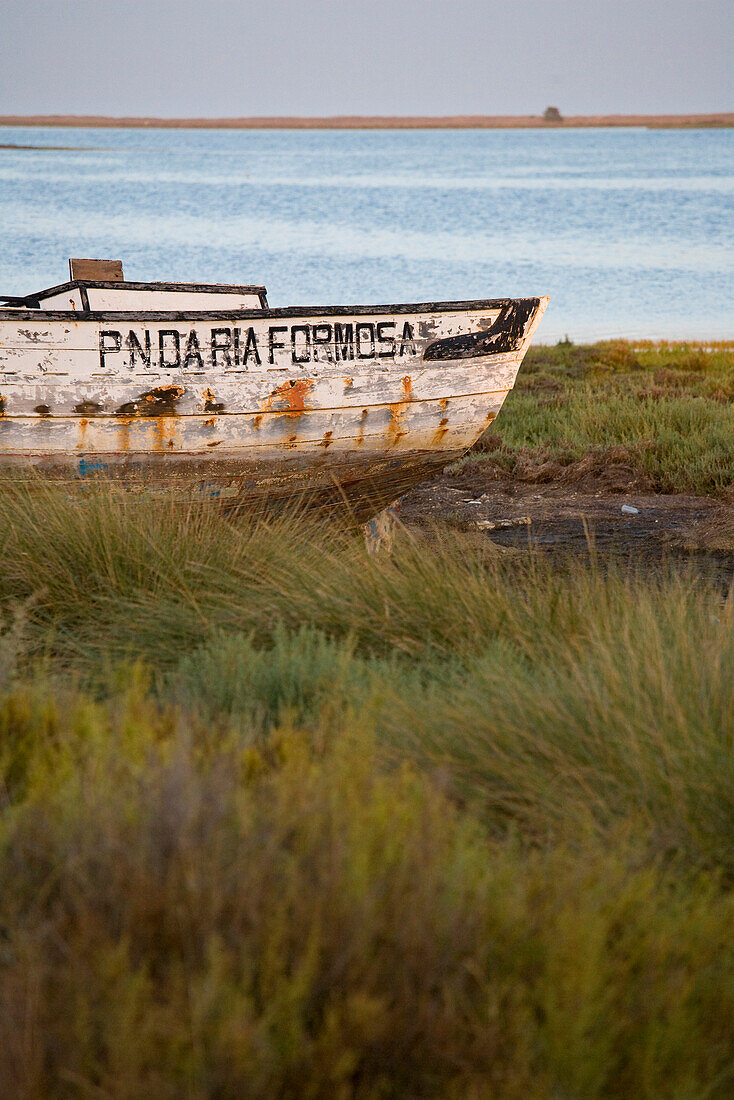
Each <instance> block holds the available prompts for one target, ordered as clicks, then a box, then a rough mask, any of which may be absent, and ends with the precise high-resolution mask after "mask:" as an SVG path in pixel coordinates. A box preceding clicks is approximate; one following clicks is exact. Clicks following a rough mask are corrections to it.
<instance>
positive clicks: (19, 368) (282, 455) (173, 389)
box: [0, 261, 548, 517]
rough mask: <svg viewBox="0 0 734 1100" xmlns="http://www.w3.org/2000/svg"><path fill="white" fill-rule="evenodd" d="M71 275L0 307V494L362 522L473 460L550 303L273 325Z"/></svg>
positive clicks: (253, 295) (366, 313)
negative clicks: (297, 504) (346, 513)
mask: <svg viewBox="0 0 734 1100" xmlns="http://www.w3.org/2000/svg"><path fill="white" fill-rule="evenodd" d="M70 265H71V270H70V275H71V278H70V280H69V281H68V282H66V283H63V284H61V285H60V286H55V287H51V288H50V289H48V290H42V291H39V292H38V293H36V294H31V295H27V296H24V297H20V298H19V297H0V468H2V469H3V470H4V471H5V474H0V476H4V477H6V478H7V477H12V478H13V479H16V480H17V478H18V477H21V478H22V477H24V476H27V472H28V471H29V470H31V469H33V470H34V477H35V476H36V475H37V473H39V472H40V473H43V474H47V475H49V476H52V477H55V478H59V479H62V480H78V479H80V478H93V479H101V480H114V481H117V482H121V483H123V484H126V485H127V484H130V483H132V482H137V481H138V480H141V481H143V482H144V483H145V484H147V485H150V484H154V485H159V486H178V487H180V488H184V487H185V488H187V490H192V489H196V490H197V491H199V492H201V491H203V492H205V493H210V494H218V495H219V496H220V497H222V498H224V499H226V500H231V501H232V503H236V502H239V501H242V502H248V501H263V502H268V503H269V502H273V501H278V500H284V499H287V498H290V497H294V496H297V495H298V496H300V495H305V496H306V497H307V498H308V499H309V500H313V501H314V502H319V503H327V502H329V501H331V500H339V499H341V500H344V499H346V500H347V501H349V502H350V503H351V505H352V507H353V508H354V511H355V514H356V515H357V516H360V517H366V516H368V515H370V514H372V513H374V512H375V511H377V510H378V509H379V508H381V507H383V506H384V505H385V504H386V503H389V502H391V501H392V500H394V499H395V498H396V497H398V496H400V495H401V494H402V493H404V492H405V491H406V490H407V489H409V488H411V487H412V486H413V485H416V484H417V483H418V482H420V481H422V480H424V479H425V478H428V477H430V476H431V475H432V473H433V472H434V471H435V469H436V468H437V467H441V466H444V465H446V463H447V462H450V461H452V460H453V459H455V458H457V457H459V456H460V455H461V454H462V453H463V452H464V451H465V450H466V449H467V448H468V447H470V446H471V445H472V443H474V442H475V440H476V439H477V438H478V437H479V436H480V435H481V433H482V432H483V431H484V430H485V428H486V427H487V425H488V424H490V423H491V422H492V420H493V419H494V418H495V417H496V416H497V413H498V412H499V410H500V407H501V405H502V402H503V401H504V399H505V397H506V395H507V393H508V391H509V390H510V389H511V387H512V386H513V384H514V381H515V376H516V375H517V371H518V368H519V366H520V363H521V362H522V359H523V356H524V355H525V352H526V350H527V348H528V345H529V344H530V341H531V339H532V336H533V333H534V332H535V329H536V328H537V325H538V323H539V322H540V319H541V317H542V315H543V311H544V310H545V307H546V305H547V302H548V299H547V298H542V297H539V298H519V299H507V298H503V299H496V300H488V301H470V302H433V303H425V304H418V305H379V306H334V307H331V306H329V307H321V306H319V307H306V306H299V307H295V308H287V309H270V308H268V305H267V299H266V293H265V288H264V287H261V286H210V285H206V286H204V285H199V284H181V283H140V282H126V281H124V280H123V276H122V265H121V264H120V263H119V262H117V261H71V262H70Z"/></svg>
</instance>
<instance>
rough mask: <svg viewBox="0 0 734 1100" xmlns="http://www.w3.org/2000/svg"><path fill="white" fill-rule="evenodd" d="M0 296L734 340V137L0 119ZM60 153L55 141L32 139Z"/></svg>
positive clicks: (546, 335) (721, 133)
mask: <svg viewBox="0 0 734 1100" xmlns="http://www.w3.org/2000/svg"><path fill="white" fill-rule="evenodd" d="M2 143H6V144H16V145H35V146H39V145H41V146H46V148H43V149H40V150H39V149H0V232H1V238H0V239H1V241H2V247H1V248H0V289H2V290H3V291H5V292H6V293H8V294H12V293H15V294H20V293H27V292H29V291H32V290H36V289H39V288H40V287H42V286H49V285H53V284H54V283H58V282H61V281H62V280H63V279H64V278H66V271H67V266H66V260H67V257H68V256H101V257H119V258H122V259H123V261H124V264H125V273H126V276H127V277H128V278H130V279H170V280H178V281H199V282H242V283H246V282H256V283H260V282H262V283H265V284H266V285H267V287H268V291H269V298H270V303H271V304H272V305H290V304H302V303H303V304H308V303H318V304H324V305H327V304H347V303H368V302H383V303H384V302H400V301H412V302H419V301H433V300H439V299H440V300H445V299H464V298H486V297H504V296H507V295H535V294H550V296H551V305H550V307H549V310H548V313H547V314H546V317H545V319H544V321H543V325H542V328H541V330H540V332H539V334H538V335H539V338H540V339H541V340H545V341H553V340H556V339H559V338H561V337H562V336H564V335H566V334H568V335H569V336H570V337H571V338H572V339H574V340H582V339H602V338H606V337H611V336H632V337H651V338H677V337H695V338H704V339H731V338H734V310H732V301H733V300H734V130H708V131H707V130H691V131H681V130H649V131H648V130H630V129H619V130H564V131H558V130H552V131H543V130H504V131H502V130H463V131H461V130H459V131H451V130H429V131H425V130H424V131H416V130H413V131H374V130H366V131H341V132H338V131H318V130H312V131H289V130H280V131H278V130H274V131H242V130H239V131H233V130H94V129H91V130H90V129H74V130H72V129H58V130H56V129H53V130H52V129H35V128H33V129H18V128H7V129H2V128H0V144H2ZM61 145H63V146H73V147H74V148H73V149H68V150H62V149H52V148H50V146H61Z"/></svg>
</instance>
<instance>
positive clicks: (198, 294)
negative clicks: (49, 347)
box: [0, 259, 268, 312]
mask: <svg viewBox="0 0 734 1100" xmlns="http://www.w3.org/2000/svg"><path fill="white" fill-rule="evenodd" d="M0 304H1V305H2V307H3V308H6V309H7V308H10V309H12V308H16V309H38V310H41V311H43V310H70V311H72V312H88V311H89V310H153V309H155V310H172V309H174V310H178V309H188V310H191V309H194V310H196V309H202V310H205V309H236V310H240V309H267V306H268V301H267V292H266V290H265V287H264V286H240V285H231V284H219V283H216V284H212V283H141V282H128V281H127V280H126V279H125V277H124V275H123V271H122V261H121V260H86V259H70V260H69V280H68V282H65V283H60V284H59V285H58V286H52V287H48V288H47V289H45V290H39V291H36V292H35V293H33V294H26V295H23V296H21V297H18V296H17V295H7V294H0Z"/></svg>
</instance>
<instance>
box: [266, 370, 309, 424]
mask: <svg viewBox="0 0 734 1100" xmlns="http://www.w3.org/2000/svg"><path fill="white" fill-rule="evenodd" d="M313 387H314V382H313V379H311V378H291V379H289V381H287V382H284V383H283V384H282V385H281V386H278V387H277V389H275V390H273V392H272V393H271V394H270V396H269V397H266V398H265V401H264V402H263V406H262V407H263V409H265V410H266V411H268V412H279V413H281V415H282V416H288V417H299V416H301V415H302V414H303V413H304V412H306V410H307V409H310V408H311V406H310V404H309V402H308V398H309V396H310V394H311V390H312V389H313Z"/></svg>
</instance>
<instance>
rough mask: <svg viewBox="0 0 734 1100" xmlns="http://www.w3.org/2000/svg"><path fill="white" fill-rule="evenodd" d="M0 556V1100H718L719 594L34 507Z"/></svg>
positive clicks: (215, 522)
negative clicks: (390, 1099)
mask: <svg viewBox="0 0 734 1100" xmlns="http://www.w3.org/2000/svg"><path fill="white" fill-rule="evenodd" d="M0 540H1V544H2V552H3V557H2V561H3V566H2V569H1V570H0V608H1V609H2V611H3V622H4V627H3V633H2V636H1V637H0V658H1V659H2V668H3V670H4V671H3V676H4V680H3V682H2V683H1V684H0V1095H3V1096H5V1095H8V1096H22V1097H26V1096H27V1097H32V1098H35V1097H46V1096H69V1095H94V1096H120V1097H123V1096H145V1095H155V1096H161V1097H167V1096H170V1097H178V1096H181V1095H185V1096H191V1097H208V1096H223V1097H227V1096H262V1095H278V1096H294V1097H295V1096H298V1097H300V1096H304V1095H312V1096H322V1095H324V1096H332V1095H333V1096H363V1097H373V1096H380V1097H386V1096H396V1097H397V1096H405V1095H428V1096H442V1097H443V1096H449V1097H450V1096H455V1097H465V1096H474V1097H484V1096H488V1095H489V1096H492V1095H496V1096H502V1097H503V1098H504V1097H509V1098H513V1097H517V1098H520V1097H523V1098H525V1097H542V1098H546V1097H547V1098H549V1100H550V1098H554V1097H558V1096H573V1097H584V1100H586V1098H587V1097H588V1098H593V1097H615V1098H616V1097H619V1098H620V1100H621V1098H626V1097H629V1096H641V1097H658V1096H686V1097H688V1096H691V1097H704V1096H706V1097H713V1098H717V1097H722V1098H723V1097H727V1096H730V1095H731V1090H732V1087H733V1077H732V1072H733V1070H734V1028H732V1025H731V1020H732V1018H734V947H733V946H732V944H734V939H733V938H732V929H733V928H734V908H733V906H734V902H733V901H732V898H733V897H734V895H733V894H732V883H733V881H734V797H733V796H732V791H734V764H733V761H734V747H733V744H732V738H733V735H734V642H732V638H733V637H734V632H733V631H732V626H733V625H734V624H733V622H732V616H733V615H734V611H733V610H732V601H731V599H730V597H729V596H728V595H727V593H726V592H724V591H722V589H721V587H720V586H716V585H714V584H709V583H707V582H706V581H705V580H704V579H702V578H701V577H700V576H699V575H697V574H693V573H691V574H690V575H688V574H686V573H685V572H681V571H680V570H678V571H677V572H675V573H673V572H671V573H670V574H667V573H666V572H665V570H664V569H663V570H661V571H659V572H658V573H657V574H656V576H655V577H654V578H650V577H649V576H646V575H644V574H643V573H637V572H635V570H634V569H626V570H625V571H621V570H618V569H615V567H614V565H613V564H611V563H608V562H605V563H601V562H597V561H595V558H594V555H593V554H592V555H591V558H590V561H587V562H585V563H579V562H575V563H574V562H567V563H563V562H559V561H557V560H556V561H555V562H554V563H550V562H548V561H547V560H545V559H543V558H541V557H538V556H535V555H533V554H532V553H528V554H522V553H514V554H505V553H501V552H500V551H497V550H494V549H493V548H492V546H491V544H489V543H478V542H477V541H476V539H470V538H468V537H465V536H463V535H462V534H460V533H457V532H450V533H448V532H446V531H444V532H440V531H438V530H436V531H427V532H422V533H421V534H420V535H419V536H416V535H413V534H411V533H410V532H408V531H404V532H402V533H401V534H400V536H399V538H398V540H397V543H396V546H395V551H394V553H393V554H392V555H391V556H390V557H377V558H372V557H369V556H368V555H367V554H366V552H365V549H364V546H363V544H362V542H361V540H360V538H359V537H358V536H356V535H355V532H354V530H353V528H352V527H351V526H350V525H349V523H346V522H345V523H344V524H339V523H336V524H335V523H331V524H330V525H328V526H326V525H324V524H323V523H319V522H316V521H314V520H313V519H309V518H308V517H306V516H305V515H298V514H293V515H281V516H279V517H277V518H275V519H266V518H262V517H261V518H257V517H240V518H237V517H227V516H222V515H221V514H219V513H217V512H215V511H213V510H208V509H195V508H182V507H180V506H178V505H175V504H173V503H171V502H165V501H162V502H161V501H149V500H148V501H146V500H144V499H141V498H137V497H132V496H129V497H128V496H125V495H119V494H118V495H116V496H113V495H108V494H105V493H103V492H91V493H89V492H87V493H85V494H84V495H83V496H75V495H73V494H65V493H61V492H59V490H58V489H53V488H52V487H46V488H42V487H41V486H37V487H36V489H35V490H34V491H33V492H32V493H31V492H29V491H27V490H24V489H22V488H21V487H16V488H14V489H13V490H12V491H10V490H9V491H7V492H5V493H4V494H3V495H2V497H0Z"/></svg>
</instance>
